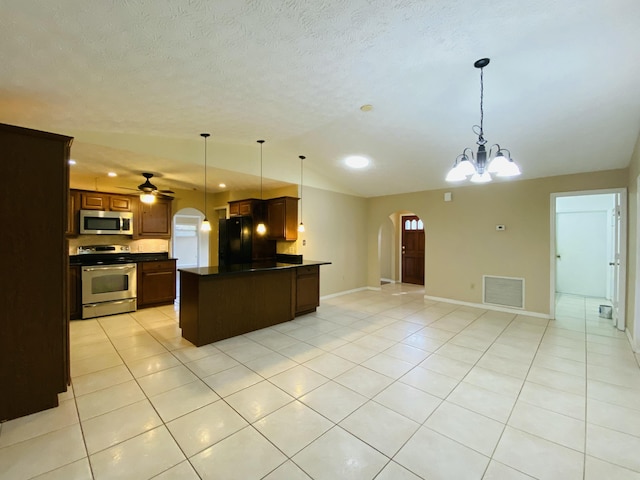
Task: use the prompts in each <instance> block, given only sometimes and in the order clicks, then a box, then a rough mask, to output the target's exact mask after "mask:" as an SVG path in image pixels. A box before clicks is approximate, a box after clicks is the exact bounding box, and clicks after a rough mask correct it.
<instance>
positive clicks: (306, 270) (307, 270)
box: [297, 265, 320, 277]
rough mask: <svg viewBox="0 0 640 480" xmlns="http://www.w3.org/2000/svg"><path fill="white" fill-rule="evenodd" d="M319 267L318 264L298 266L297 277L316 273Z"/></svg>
mask: <svg viewBox="0 0 640 480" xmlns="http://www.w3.org/2000/svg"><path fill="white" fill-rule="evenodd" d="M319 268H320V267H318V265H310V266H308V267H298V268H297V274H298V276H299V277H301V276H303V275H318V273H319V271H318V270H319Z"/></svg>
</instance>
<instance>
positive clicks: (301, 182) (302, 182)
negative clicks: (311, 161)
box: [298, 155, 306, 232]
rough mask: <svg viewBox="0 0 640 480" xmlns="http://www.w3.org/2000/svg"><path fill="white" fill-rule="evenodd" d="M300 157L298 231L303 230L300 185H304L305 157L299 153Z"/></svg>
mask: <svg viewBox="0 0 640 480" xmlns="http://www.w3.org/2000/svg"><path fill="white" fill-rule="evenodd" d="M298 158H299V159H300V225H298V231H299V232H304V223H303V222H302V186H303V185H304V177H303V167H302V165H303V160H304V159H305V158H306V157H305V156H304V155H299V156H298Z"/></svg>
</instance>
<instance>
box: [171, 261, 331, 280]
mask: <svg viewBox="0 0 640 480" xmlns="http://www.w3.org/2000/svg"><path fill="white" fill-rule="evenodd" d="M330 264H331V262H321V261H315V260H304V261H303V262H302V263H285V262H253V263H240V264H236V265H228V266H216V267H196V268H179V269H178V271H179V272H185V273H192V274H195V275H199V276H201V277H208V276H217V275H232V274H238V273H249V272H260V271H268V270H286V269H289V268H300V267H310V266H316V265H330Z"/></svg>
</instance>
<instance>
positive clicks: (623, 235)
mask: <svg viewBox="0 0 640 480" xmlns="http://www.w3.org/2000/svg"><path fill="white" fill-rule="evenodd" d="M638 182H639V185H640V178H639V181H638ZM601 194H620V258H619V262H620V268H619V271H618V278H619V279H620V280H621V281H619V282H618V304H619V305H620V308H619V318H618V323H617V327H618V329H619V330H622V331H624V330H625V326H626V322H625V316H626V305H627V301H626V278H627V189H626V188H609V189H602V190H581V191H577V192H562V193H552V194H551V202H550V203H551V208H550V227H551V228H550V232H551V248H550V252H549V253H550V255H549V267H550V269H549V270H550V272H551V278H550V281H549V316H550V318H555V316H556V315H555V313H556V198H558V197H579V196H586V195H601ZM639 245H640V244H639ZM639 248H640V247H639ZM636 288H637V289H638V290H640V286H637V287H636ZM636 323H638V321H636Z"/></svg>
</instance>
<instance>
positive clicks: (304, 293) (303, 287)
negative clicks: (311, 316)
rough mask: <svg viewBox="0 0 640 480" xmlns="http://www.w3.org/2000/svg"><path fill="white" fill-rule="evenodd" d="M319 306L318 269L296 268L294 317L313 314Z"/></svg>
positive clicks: (315, 266) (313, 267)
mask: <svg viewBox="0 0 640 480" xmlns="http://www.w3.org/2000/svg"><path fill="white" fill-rule="evenodd" d="M318 305H320V267H318V266H317V265H313V266H309V267H299V268H297V281H296V315H300V314H303V313H309V312H314V311H315V310H316V308H317V307H318Z"/></svg>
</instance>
